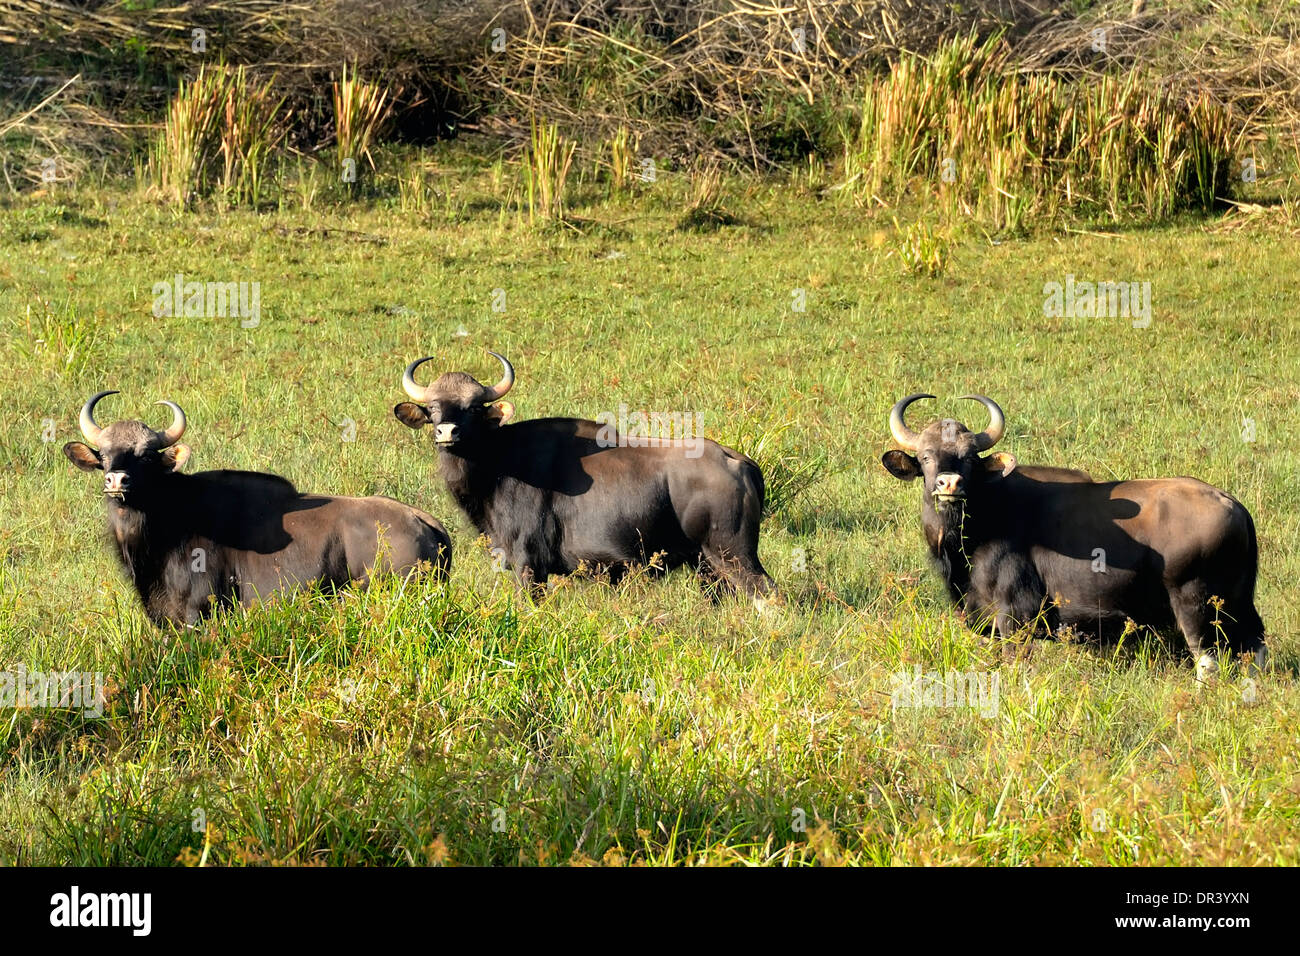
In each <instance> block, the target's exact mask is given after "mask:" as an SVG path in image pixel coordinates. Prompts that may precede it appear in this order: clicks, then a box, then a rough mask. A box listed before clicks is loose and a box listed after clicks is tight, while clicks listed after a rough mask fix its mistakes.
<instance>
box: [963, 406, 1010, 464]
mask: <svg viewBox="0 0 1300 956" xmlns="http://www.w3.org/2000/svg"><path fill="white" fill-rule="evenodd" d="M962 398H963V399H966V398H969V399H970V400H971V401H973V402H979V403H980V404H981V405H983V406H984V407H985V408H987V409H988V412H989V427H988V428H986V429H984V431H982V432H980V433H979V434H978V435H976V436H975V448H976V449H977V450H979V451H988V450H989V449H990V448H992V447H993V446H994V445H996V444H997V443H998V442H1000V441H1001V440H1002V435H1003V434H1004V433H1005V432H1006V430H1007V418H1006V416H1005V415H1003V414H1002V409H1001V408H999V407H998V403H997V402H995V401H993V399H991V398H989V397H987V396H985V395H963V396H962Z"/></svg>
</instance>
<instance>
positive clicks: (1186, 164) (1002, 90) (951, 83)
mask: <svg viewBox="0 0 1300 956" xmlns="http://www.w3.org/2000/svg"><path fill="white" fill-rule="evenodd" d="M1233 146H1234V135H1233V124H1232V121H1231V117H1230V115H1229V113H1228V111H1227V110H1226V109H1225V108H1224V107H1222V106H1220V105H1218V104H1217V103H1215V102H1213V101H1212V100H1210V99H1209V98H1208V97H1206V96H1204V95H1202V96H1201V97H1199V98H1198V99H1196V100H1194V101H1191V102H1190V103H1188V102H1184V101H1180V100H1179V99H1177V98H1176V97H1175V96H1173V95H1172V94H1171V93H1169V92H1167V91H1164V90H1160V89H1158V88H1157V87H1156V86H1155V85H1154V84H1152V83H1151V82H1150V81H1149V80H1148V79H1147V78H1146V77H1144V76H1142V75H1141V74H1138V73H1128V74H1125V75H1123V76H1119V77H1115V76H1104V77H1101V78H1100V79H1098V80H1096V81H1090V82H1087V83H1083V82H1072V81H1070V80H1067V79H1065V78H1063V77H1061V76H1059V75H1054V74H1034V75H1021V74H1018V73H1017V72H1016V71H1015V70H1014V69H1013V66H1012V62H1011V59H1010V54H1009V53H1008V52H1007V48H1006V47H1005V46H1004V45H1003V44H1002V43H1001V41H1000V39H998V38H996V37H995V38H993V39H990V40H987V41H985V42H983V43H980V42H977V41H976V39H975V38H974V37H967V38H963V39H958V40H954V41H952V42H951V43H949V44H947V45H945V46H943V47H941V48H940V49H939V50H938V51H937V52H936V53H935V54H934V55H933V56H931V57H929V58H923V57H920V56H914V55H905V56H903V57H902V58H901V59H900V60H899V61H898V63H897V64H896V65H895V67H894V69H893V71H892V72H891V73H890V74H889V75H888V76H886V77H882V78H878V79H875V80H873V81H871V82H870V83H868V84H867V85H866V87H865V89H864V92H863V95H862V98H861V106H860V110H859V117H858V124H857V126H856V128H855V129H851V130H847V131H846V132H845V148H844V162H843V172H844V177H845V184H846V186H848V187H849V189H848V191H849V192H850V194H851V195H853V196H854V197H855V198H856V199H857V201H859V202H863V203H865V202H868V201H873V200H874V201H880V202H896V201H897V200H899V199H901V198H902V197H903V196H904V195H906V194H909V193H913V194H921V195H931V194H937V196H938V199H939V201H940V205H941V206H942V208H944V209H945V211H946V212H947V213H948V214H949V215H950V216H955V215H964V216H971V217H974V218H976V219H977V220H979V221H982V222H986V223H990V224H992V225H993V226H994V227H996V228H998V229H1005V230H1009V231H1015V230H1018V229H1019V228H1020V227H1021V226H1023V225H1024V224H1026V223H1027V222H1028V221H1029V220H1030V219H1039V220H1048V221H1050V220H1052V219H1055V218H1056V217H1057V216H1058V214H1059V213H1061V212H1063V211H1067V212H1069V213H1071V214H1073V215H1077V216H1082V217H1088V218H1093V217H1100V218H1105V219H1109V220H1111V221H1115V222H1117V221H1121V220H1125V219H1160V218H1163V217H1166V216H1168V215H1170V214H1172V213H1175V212H1178V211H1180V210H1183V209H1208V208H1210V207H1212V206H1213V205H1214V203H1215V201H1216V200H1217V199H1219V198H1222V197H1224V196H1225V195H1226V194H1227V192H1228V188H1229V185H1230V182H1229V165H1230V160H1231V155H1232V149H1233Z"/></svg>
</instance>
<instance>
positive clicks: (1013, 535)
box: [881, 394, 1266, 679]
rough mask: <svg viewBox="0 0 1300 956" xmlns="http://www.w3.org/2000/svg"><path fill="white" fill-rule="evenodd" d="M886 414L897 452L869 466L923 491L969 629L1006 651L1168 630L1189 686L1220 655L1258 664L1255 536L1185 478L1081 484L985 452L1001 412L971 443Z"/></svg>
mask: <svg viewBox="0 0 1300 956" xmlns="http://www.w3.org/2000/svg"><path fill="white" fill-rule="evenodd" d="M929 397H931V396H929V395H925V394H916V395H909V396H908V397H907V398H904V399H902V400H901V401H900V402H898V404H896V405H895V406H894V408H893V410H892V411H891V412H890V414H889V430H890V433H891V434H892V435H893V436H894V440H895V441H897V442H898V444H899V445H901V446H902V447H903V449H904V450H901V451H888V452H886V453H885V454H884V456H883V457H882V458H881V463H882V464H883V465H884V466H885V469H886V470H887V471H888V472H889V473H890V474H891V475H893V476H894V477H895V478H899V479H902V480H904V481H912V480H914V479H917V478H921V479H923V485H924V489H925V490H924V493H923V494H922V496H921V525H922V528H923V529H924V531H925V538H926V542H927V544H928V545H929V549H930V554H931V556H932V557H933V558H934V560H935V563H936V565H937V566H938V568H939V571H940V573H941V574H942V575H943V579H944V583H945V584H946V585H947V588H948V593H949V595H950V597H951V598H952V600H953V601H954V602H955V603H956V604H957V605H958V606H959V607H960V608H961V609H962V610H963V612H964V613H965V614H966V616H967V619H968V620H970V621H971V622H972V623H973V624H974V625H975V626H976V627H977V628H980V629H987V628H992V629H993V630H994V631H995V632H996V633H997V634H998V635H999V636H1001V637H1003V638H1010V637H1013V636H1017V635H1020V634H1025V633H1032V632H1034V631H1036V630H1041V629H1042V627H1043V626H1044V625H1045V626H1046V628H1047V630H1048V631H1049V632H1054V631H1055V630H1056V629H1057V628H1058V627H1060V626H1062V625H1069V626H1071V627H1073V628H1074V629H1076V630H1078V631H1082V632H1085V633H1092V634H1099V635H1102V636H1106V637H1110V636H1115V635H1118V634H1119V633H1121V632H1122V630H1123V628H1124V627H1125V625H1126V622H1127V621H1128V620H1129V619H1132V620H1134V621H1137V622H1138V623H1139V624H1146V625H1149V626H1151V627H1153V628H1157V629H1161V628H1172V627H1174V626H1177V627H1178V628H1179V629H1180V630H1181V631H1182V634H1183V637H1184V638H1185V639H1186V642H1187V647H1188V650H1189V651H1190V652H1191V654H1192V657H1193V659H1194V660H1195V661H1196V669H1197V676H1198V678H1201V679H1204V678H1206V677H1208V676H1209V675H1210V674H1212V673H1213V672H1214V671H1215V670H1217V664H1216V662H1215V659H1214V656H1213V654H1212V651H1213V650H1214V649H1215V647H1216V645H1223V646H1225V647H1226V648H1227V649H1229V650H1232V651H1234V652H1253V653H1254V654H1255V662H1256V666H1258V667H1262V666H1263V664H1264V660H1265V657H1266V652H1265V643H1264V624H1263V621H1261V620H1260V617H1259V614H1258V612H1257V611H1256V609H1255V603H1254V597H1255V577H1256V573H1257V566H1258V547H1257V543H1256V538H1255V523H1254V520H1253V519H1252V518H1251V516H1250V512H1248V511H1247V510H1246V508H1245V506H1244V505H1242V504H1241V502H1239V501H1237V500H1236V499H1235V498H1233V497H1232V496H1231V495H1229V494H1228V493H1227V492H1224V491H1220V490H1219V489H1218V488H1215V487H1212V486H1211V485H1207V484H1205V483H1204V482H1201V481H1197V480H1196V479H1194V478H1160V479H1147V480H1135V481H1104V482H1097V481H1093V480H1092V478H1091V476H1090V475H1088V474H1087V473H1086V472H1083V471H1077V470H1073V469H1068V468H1050V467H1042V466H1018V464H1017V462H1016V459H1015V456H1014V455H1011V454H1009V453H1007V452H994V453H992V454H990V455H988V456H986V457H980V453H981V452H985V451H988V450H989V449H991V448H992V447H993V446H994V445H996V444H997V443H998V442H999V441H1000V440H1001V439H1002V437H1003V435H1004V434H1005V432H1006V419H1005V416H1004V415H1003V413H1002V409H1001V408H1000V407H998V404H997V403H996V402H994V401H993V400H992V399H990V398H986V397H985V396H983V395H966V396H963V397H964V398H965V399H970V400H973V401H977V402H979V403H980V404H981V405H983V406H984V407H985V408H986V409H988V412H989V419H990V420H989V425H988V428H986V429H985V430H984V431H982V432H972V431H970V429H968V428H967V427H966V426H965V425H963V424H962V423H961V422H958V421H955V420H953V419H951V418H948V419H943V420H940V421H936V422H932V423H930V424H929V425H927V426H926V427H925V428H923V429H922V430H921V431H920V432H917V431H913V430H912V429H911V428H909V427H908V425H907V423H906V421H905V420H904V414H905V412H906V411H907V408H908V406H909V405H910V404H911V403H912V402H914V401H917V400H918V399H921V398H929Z"/></svg>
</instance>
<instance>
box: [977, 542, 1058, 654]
mask: <svg viewBox="0 0 1300 956" xmlns="http://www.w3.org/2000/svg"><path fill="white" fill-rule="evenodd" d="M974 565H975V567H974V571H973V573H972V575H971V591H972V596H973V597H974V598H975V604H976V609H978V611H979V617H980V618H981V619H983V620H986V621H990V622H991V623H992V625H993V628H994V633H995V634H996V636H997V637H999V638H1001V639H1002V640H1004V641H1020V640H1021V639H1023V638H1025V637H1031V636H1032V635H1033V632H1034V631H1036V630H1037V629H1038V625H1039V622H1040V620H1045V622H1046V625H1047V627H1048V629H1049V631H1054V630H1055V628H1056V624H1057V617H1058V615H1057V613H1056V609H1055V608H1054V607H1049V606H1047V592H1046V587H1045V585H1044V584H1043V579H1042V578H1041V577H1040V576H1039V574H1038V570H1037V569H1036V568H1035V567H1034V565H1033V563H1032V562H1031V561H1030V560H1029V558H1028V557H1027V556H1025V555H1021V554H1016V553H1013V552H1011V551H1004V552H1002V553H1001V554H989V555H982V556H981V560H979V561H976V562H974ZM969 603H970V602H969V601H968V606H969Z"/></svg>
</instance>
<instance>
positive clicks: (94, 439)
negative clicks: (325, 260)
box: [63, 392, 451, 625]
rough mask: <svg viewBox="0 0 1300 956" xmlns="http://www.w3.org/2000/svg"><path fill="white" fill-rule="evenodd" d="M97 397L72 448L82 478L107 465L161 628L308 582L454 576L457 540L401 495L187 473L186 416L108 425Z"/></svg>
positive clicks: (121, 540)
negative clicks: (344, 493) (376, 575)
mask: <svg viewBox="0 0 1300 956" xmlns="http://www.w3.org/2000/svg"><path fill="white" fill-rule="evenodd" d="M116 394H117V393H116V392H98V393H96V394H95V395H93V396H91V398H90V400H89V401H87V402H86V404H85V405H84V406H82V409H81V414H80V416H79V423H80V425H81V433H82V434H83V435H85V437H86V441H88V442H91V443H92V444H94V445H96V446H97V448H91V447H90V446H89V445H86V444H83V443H81V442H69V443H68V444H66V445H64V446H63V453H64V454H65V455H66V456H67V457H68V460H69V461H71V462H72V463H73V464H74V465H76V466H77V467H78V468H80V469H82V470H83V471H95V470H103V472H104V495H105V497H106V499H107V502H108V505H107V507H108V523H109V528H110V531H111V532H112V538H113V540H114V542H115V543H116V545H117V551H118V557H119V559H120V560H121V562H122V565H123V567H124V568H125V569H126V571H127V572H128V573H129V574H130V575H131V579H132V582H133V583H134V584H135V588H136V591H137V592H138V594H139V595H140V600H141V602H142V603H143V605H144V609H145V613H147V614H148V615H149V618H150V619H151V620H152V621H154V623H156V624H159V625H162V624H164V623H166V622H172V623H175V624H194V623H196V622H197V621H198V620H199V619H200V618H202V617H204V616H205V615H207V614H209V613H210V612H211V611H212V610H213V609H215V608H218V607H222V606H227V605H233V604H243V605H250V604H254V603H256V602H257V601H259V600H260V599H262V598H264V597H266V596H267V595H270V594H272V593H274V592H276V591H287V590H293V589H295V588H299V587H305V586H309V585H319V586H321V587H325V588H329V589H334V588H338V587H341V586H343V585H347V584H350V583H353V582H356V583H359V584H365V583H366V582H367V581H368V580H369V578H370V575H371V574H372V573H373V572H375V571H393V572H397V573H403V574H404V573H408V572H411V571H416V570H426V569H427V570H431V571H432V573H433V574H434V576H435V577H437V578H440V579H441V578H445V577H446V575H447V573H448V571H449V570H450V567H451V539H450V538H449V537H448V536H447V532H446V529H444V528H443V527H442V525H441V524H439V523H438V521H437V519H435V518H433V517H432V516H430V515H428V514H425V513H424V512H423V511H419V510H417V509H415V508H411V507H409V506H407V505H404V504H402V503H401V502H399V501H394V500H393V499H391V498H383V497H370V498H343V497H332V496H325V495H306V494H299V493H298V491H297V490H296V489H295V488H294V487H293V485H292V484H290V483H289V482H288V481H286V480H285V479H283V478H280V477H278V476H276V475H267V474H260V473H257V472H246V471H205V472H199V473H197V474H193V475H187V474H183V473H182V471H181V469H182V468H183V467H184V465H185V463H186V461H187V460H188V459H189V457H190V449H189V446H188V445H182V444H180V438H181V436H182V435H184V434H185V426H186V419H185V412H184V411H183V410H182V409H181V407H180V406H179V405H177V404H176V403H175V402H171V401H161V402H158V403H157V404H159V405H166V406H167V407H168V408H170V409H171V412H172V422H171V424H170V425H169V426H168V427H167V428H165V429H163V430H161V431H155V430H154V429H152V428H150V427H149V426H148V425H146V424H145V423H144V422H140V421H119V422H114V423H112V424H111V425H108V426H104V427H101V426H100V425H99V423H98V422H96V421H95V406H96V405H97V404H98V403H99V401H100V400H101V399H103V398H104V397H105V396H107V395H116Z"/></svg>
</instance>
